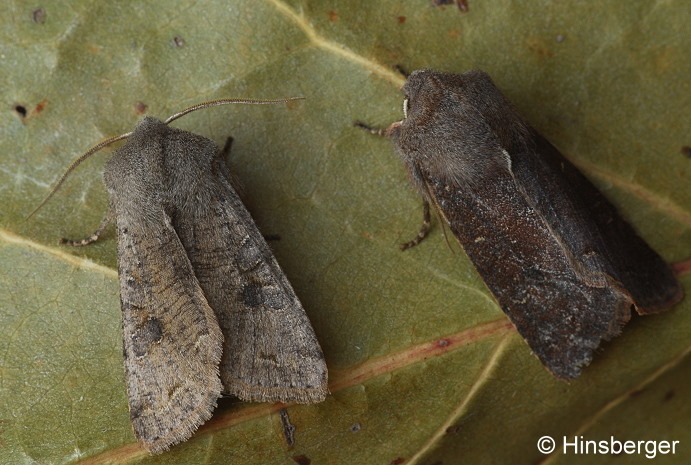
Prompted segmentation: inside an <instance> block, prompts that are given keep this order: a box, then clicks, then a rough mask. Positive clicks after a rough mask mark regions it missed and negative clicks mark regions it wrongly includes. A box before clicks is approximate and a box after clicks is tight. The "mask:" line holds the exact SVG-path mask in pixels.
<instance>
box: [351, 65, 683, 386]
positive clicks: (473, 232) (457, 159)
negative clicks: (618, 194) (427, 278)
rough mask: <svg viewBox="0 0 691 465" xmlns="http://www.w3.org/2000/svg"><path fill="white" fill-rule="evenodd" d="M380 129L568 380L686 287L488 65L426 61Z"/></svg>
mask: <svg viewBox="0 0 691 465" xmlns="http://www.w3.org/2000/svg"><path fill="white" fill-rule="evenodd" d="M402 92H403V94H404V95H405V99H404V119H403V120H402V121H399V122H395V123H393V124H392V125H391V126H389V127H388V128H387V129H386V130H385V131H381V130H379V131H377V130H374V129H371V128H369V127H367V126H365V125H363V124H362V123H356V124H357V125H359V126H362V127H365V128H366V129H369V130H371V131H372V132H374V133H377V134H380V135H386V136H388V137H390V138H391V140H392V142H393V144H394V147H395V150H396V152H397V153H398V155H399V156H400V158H401V159H402V160H403V163H404V164H405V166H406V167H407V170H408V173H409V175H410V179H411V180H412V183H413V185H414V186H415V188H416V189H417V190H418V191H419V192H420V193H421V194H422V197H423V199H424V207H425V220H424V223H423V227H422V228H421V230H420V233H419V234H418V236H417V237H416V238H415V239H413V240H412V241H410V242H409V243H407V244H404V245H403V246H402V248H408V247H410V246H413V245H416V244H417V243H419V242H420V241H421V240H422V239H423V238H424V237H425V236H426V234H427V230H428V229H429V225H430V214H429V205H430V204H432V205H433V206H434V207H435V208H436V211H437V212H438V213H439V215H440V216H441V217H442V218H443V219H444V220H445V222H446V223H448V225H449V228H450V229H451V231H452V232H453V234H454V235H455V236H456V238H457V239H458V241H459V242H460V244H461V246H462V247H463V249H464V250H465V252H466V253H467V254H468V256H469V257H470V259H471V260H472V262H473V264H474V266H475V268H476V269H477V271H478V272H479V274H480V276H481V277H482V279H483V280H484V282H485V284H486V285H487V287H488V288H489V290H490V291H491V292H492V294H493V295H494V297H495V299H496V300H497V302H498V303H499V305H500V306H501V308H502V310H503V311H504V313H506V315H507V316H508V317H509V319H510V320H511V322H512V323H513V324H514V326H515V327H516V329H517V330H518V332H519V333H520V334H521V336H522V337H523V338H524V339H525V340H526V342H527V343H528V345H529V346H530V348H531V350H532V351H533V353H534V354H535V355H536V356H537V357H538V358H539V359H540V361H541V362H542V363H543V364H544V365H545V366H546V367H547V369H548V370H549V371H550V372H552V373H553V374H554V375H555V376H557V377H559V378H563V379H571V378H575V377H577V376H579V375H580V373H581V368H582V367H584V366H586V365H588V364H589V363H590V362H591V360H592V357H593V351H594V350H595V349H596V348H597V347H599V345H600V343H601V341H606V340H609V339H611V338H612V337H614V336H616V335H618V334H619V333H620V332H621V330H622V327H623V326H624V325H625V324H626V322H627V321H629V319H630V318H631V310H632V309H635V310H636V311H637V312H638V313H639V314H650V313H657V312H660V311H663V310H665V309H667V308H669V307H670V306H672V305H673V304H675V303H676V302H678V301H680V300H681V299H682V297H683V291H682V288H681V286H680V285H679V283H678V282H677V280H676V278H675V276H674V274H673V273H672V271H671V269H670V267H669V266H668V265H667V264H666V263H665V262H664V260H663V259H662V258H661V257H660V256H659V255H658V254H657V253H656V252H655V251H654V250H652V249H651V248H650V246H648V244H646V243H645V241H644V240H643V239H641V238H640V237H639V236H638V235H637V234H636V232H635V231H634V230H633V228H632V227H631V226H630V225H629V224H628V223H627V222H626V221H624V220H623V219H622V218H621V216H620V215H619V214H618V212H617V210H616V209H615V207H614V206H613V205H612V204H611V203H610V202H609V201H608V200H607V199H606V198H605V197H604V196H603V195H602V194H601V193H600V192H599V191H598V190H597V189H596V188H595V186H593V184H592V183H591V182H590V181H588V179H586V177H585V176H583V174H581V173H580V172H579V171H578V169H577V168H576V167H575V166H574V165H573V164H571V163H570V162H569V161H568V160H567V159H566V158H564V156H562V154H561V153H559V151H558V150H557V149H556V148H555V147H554V146H553V145H552V144H550V143H549V142H548V141H547V140H546V139H545V138H543V137H542V136H541V135H540V134H538V133H537V131H535V129H533V128H532V127H531V126H530V125H529V124H528V123H527V122H526V121H525V120H524V119H523V118H522V117H521V116H520V115H519V114H518V112H517V111H516V110H515V109H514V107H513V105H512V104H511V103H510V102H509V101H508V100H507V99H506V97H504V95H503V94H502V93H501V92H500V91H499V90H498V89H497V87H496V86H495V85H494V83H493V82H492V80H491V79H490V77H489V76H488V75H487V74H486V73H485V72H483V71H479V70H476V71H468V72H466V73H463V74H452V73H445V72H438V71H433V70H430V69H423V70H419V71H415V72H413V73H412V74H411V75H410V76H409V77H408V80H407V82H406V84H405V85H404V86H403V89H402Z"/></svg>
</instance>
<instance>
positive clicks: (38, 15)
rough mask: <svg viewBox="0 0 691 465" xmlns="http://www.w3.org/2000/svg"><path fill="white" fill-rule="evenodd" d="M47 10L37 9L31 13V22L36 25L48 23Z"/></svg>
mask: <svg viewBox="0 0 691 465" xmlns="http://www.w3.org/2000/svg"><path fill="white" fill-rule="evenodd" d="M46 16H47V14H46V10H45V9H44V8H36V9H35V10H34V11H33V12H32V13H31V20H32V21H33V22H35V23H36V24H43V23H45V22H46Z"/></svg>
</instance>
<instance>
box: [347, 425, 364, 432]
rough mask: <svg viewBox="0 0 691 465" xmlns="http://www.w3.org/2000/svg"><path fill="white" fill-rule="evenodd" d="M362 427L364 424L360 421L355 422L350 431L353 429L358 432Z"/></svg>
mask: <svg viewBox="0 0 691 465" xmlns="http://www.w3.org/2000/svg"><path fill="white" fill-rule="evenodd" d="M361 429H362V425H360V423H353V424H352V425H351V426H350V431H352V432H353V433H357V432H358V431H360V430H361Z"/></svg>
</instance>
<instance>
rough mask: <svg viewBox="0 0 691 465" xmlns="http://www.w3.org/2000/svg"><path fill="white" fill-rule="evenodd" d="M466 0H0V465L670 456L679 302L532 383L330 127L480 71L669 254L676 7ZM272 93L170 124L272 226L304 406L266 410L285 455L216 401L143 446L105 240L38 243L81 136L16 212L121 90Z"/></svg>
mask: <svg viewBox="0 0 691 465" xmlns="http://www.w3.org/2000/svg"><path fill="white" fill-rule="evenodd" d="M468 3H469V6H470V11H469V12H468V13H461V12H460V11H459V10H458V8H456V7H455V6H453V5H450V6H441V7H439V6H434V2H431V1H426V0H416V1H408V2H397V1H393V0H386V1H378V2H364V1H363V2H333V1H332V2H326V1H313V2H305V1H287V2H283V1H279V0H260V1H253V2H241V1H237V0H233V1H228V0H225V1H219V2H215V1H211V0H208V1H201V2H181V1H180V2H177V1H168V2H154V1H143V2H96V1H86V0H85V1H77V0H75V1H69V2H68V1H63V2H50V3H44V4H43V5H42V6H43V8H44V9H45V20H44V21H43V22H42V23H41V22H38V23H37V22H34V21H33V20H32V15H33V11H34V10H35V9H36V5H34V4H27V3H26V2H21V1H18V0H10V1H5V2H3V3H2V5H0V17H2V18H3V21H2V23H3V27H2V30H1V31H0V35H1V36H0V57H2V67H1V69H2V79H0V94H1V95H2V97H3V102H4V103H3V105H4V107H3V108H4V111H3V112H0V144H1V149H2V150H1V151H0V153H2V155H1V157H2V163H1V165H0V166H1V170H0V202H1V205H2V208H1V209H0V210H1V211H0V245H1V248H0V254H1V257H0V266H1V267H2V274H1V275H0V276H1V278H0V301H1V302H2V303H3V310H2V314H1V315H0V353H1V354H2V355H1V357H0V421H1V422H2V423H0V463H8V464H9V463H12V464H22V463H27V464H33V463H41V464H53V463H55V464H60V463H80V464H86V463H111V464H119V463H131V462H137V463H147V464H155V463H209V464H216V463H219V464H221V463H222V464H227V463H242V464H255V463H256V464H290V463H296V462H297V463H308V461H311V463H313V464H325V463H328V464H356V463H357V464H390V463H406V464H422V465H428V464H429V465H431V464H434V463H444V464H455V463H461V462H462V463H488V462H493V463H508V462H511V463H535V462H538V461H541V460H545V461H546V462H547V463H586V462H587V463H607V462H609V461H610V460H611V457H610V456H604V455H592V454H591V455H588V456H585V455H574V454H569V453H567V454H564V453H562V452H561V451H560V450H558V451H557V452H555V453H554V454H552V455H550V456H548V457H546V456H544V455H542V454H540V452H539V451H538V450H537V448H536V443H537V441H538V439H539V438H540V437H541V436H544V435H550V436H553V437H555V438H561V437H562V436H567V437H573V436H583V437H584V438H585V439H589V440H600V439H609V437H610V436H614V437H615V438H616V439H619V440H622V441H624V440H655V441H661V440H669V441H672V440H679V441H681V444H680V446H678V448H677V452H676V454H674V455H671V454H667V455H659V456H658V457H657V458H656V462H655V463H656V464H658V463H678V462H679V461H680V460H682V457H689V455H690V454H691V449H690V447H691V446H690V444H691V407H689V405H690V404H689V402H688V399H689V395H691V388H690V386H691V366H690V365H691V364H689V363H688V359H689V355H688V354H689V352H690V350H691V346H690V344H689V334H691V313H690V310H691V309H689V306H690V304H689V298H686V300H684V301H683V302H682V303H681V304H680V305H677V306H676V307H675V308H673V309H671V310H670V311H668V312H665V313H663V314H660V315H655V316H649V317H634V318H633V320H632V321H631V322H630V323H629V324H628V325H627V326H626V328H625V329H624V332H623V334H622V336H620V337H618V338H616V339H615V340H613V341H612V342H610V343H608V344H606V345H604V346H603V347H602V350H600V351H598V353H597V354H596V357H595V360H594V362H593V363H592V364H591V366H590V367H588V368H586V369H585V370H584V373H583V375H582V376H581V377H580V378H579V379H577V380H575V381H573V382H571V383H570V384H566V383H564V382H562V381H559V380H556V379H554V378H553V377H552V376H551V375H550V374H549V373H548V372H547V371H546V370H545V369H544V368H543V367H542V366H541V365H540V363H539V362H538V361H537V359H536V358H535V357H534V356H532V355H531V353H530V351H529V349H528V347H527V345H526V344H525V342H524V341H523V340H522V339H521V338H520V337H519V336H518V335H517V333H516V332H515V331H514V330H513V328H512V327H511V325H510V324H509V323H508V320H507V319H506V318H505V316H504V314H503V313H502V312H501V309H500V308H499V307H498V306H497V304H496V303H495V302H494V300H493V299H492V297H491V295H490V294H489V292H488V290H487V289H486V288H485V286H484V284H483V283H482V281H481V279H480V278H479V277H478V276H477V274H476V273H475V271H474V270H473V268H472V265H471V264H470V262H469V260H468V259H467V257H466V256H465V254H464V253H463V252H462V251H459V250H458V247H456V246H455V245H454V247H453V249H454V250H455V251H451V250H449V248H448V247H447V245H446V242H445V241H444V238H443V235H442V233H441V228H440V226H439V224H438V223H436V222H435V223H434V227H433V231H432V234H431V236H430V237H429V238H428V239H427V240H426V241H425V242H424V243H423V244H421V245H420V246H418V247H415V248H413V249H411V250H409V251H406V252H400V251H399V250H398V247H397V245H398V244H399V243H400V242H403V241H405V240H408V239H410V238H411V237H412V236H413V235H414V234H415V232H416V231H417V227H418V226H419V222H420V219H421V207H420V200H419V198H418V197H417V195H416V194H415V193H414V192H413V191H412V189H411V188H410V187H409V185H408V182H407V180H406V174H405V171H404V168H403V166H402V164H401V162H400V161H399V160H398V159H397V158H396V156H395V155H394V153H393V150H392V148H391V145H390V143H389V142H388V141H387V140H384V139H379V138H375V137H373V136H371V135H369V134H367V133H365V132H364V131H359V130H357V129H356V128H353V126H352V123H353V121H354V120H356V119H359V120H363V121H366V122H368V123H371V124H373V125H379V126H385V125H387V124H388V123H390V122H393V121H395V120H398V119H400V118H401V110H400V107H401V95H400V93H399V91H398V88H399V87H400V85H401V84H402V83H403V81H404V80H403V78H402V77H401V76H400V75H398V74H397V73H396V72H395V71H393V66H394V65H401V66H402V67H403V68H404V69H407V70H414V69H418V68H423V67H431V68H437V69H443V70H447V71H455V72H463V71H466V70H468V69H473V68H481V69H484V70H486V71H487V72H489V73H490V75H491V76H493V78H494V80H495V82H496V83H497V85H498V86H499V87H500V88H501V89H502V90H503V91H504V92H505V93H506V94H507V96H508V97H509V98H510V99H511V100H512V101H513V102H514V103H515V105H516V106H517V108H518V109H519V110H520V111H521V113H522V114H523V115H524V116H525V117H526V118H527V119H528V120H529V121H530V122H531V123H532V124H533V125H534V126H535V127H536V128H537V129H538V130H539V131H540V132H541V133H542V134H543V135H545V136H546V137H547V138H548V139H549V140H551V141H552V142H553V143H554V144H555V145H556V146H557V147H559V148H560V149H561V150H562V151H563V153H564V154H565V155H566V156H567V157H568V158H569V159H571V160H572V161H573V162H574V163H576V164H577V165H578V166H579V167H580V168H581V169H582V170H583V171H584V173H585V174H586V175H587V176H589V177H590V178H591V179H592V180H593V181H594V182H595V183H596V184H597V185H598V186H599V187H600V188H601V189H602V190H603V192H604V193H605V194H606V195H607V196H608V197H609V198H610V199H611V200H612V201H613V202H614V203H615V204H616V205H617V206H618V207H619V208H620V210H621V212H622V214H623V215H624V216H625V217H627V218H628V219H629V220H630V221H631V222H632V223H633V225H634V226H635V227H636V229H637V230H638V231H639V232H640V233H641V235H642V236H643V237H644V238H645V239H646V240H647V241H649V243H650V244H651V245H652V246H653V247H654V248H655V249H656V250H657V251H659V252H660V253H661V254H662V255H663V256H664V257H665V258H666V259H668V260H669V261H671V262H674V261H680V260H683V259H685V258H688V257H689V255H691V207H690V206H691V183H689V177H690V176H691V159H689V158H687V157H684V156H683V155H682V153H681V149H682V146H688V145H691V141H690V140H689V134H688V117H687V112H688V108H689V107H690V106H691V92H689V79H688V77H689V75H691V65H690V62H689V60H688V57H689V55H690V50H689V49H690V47H691V41H689V35H688V32H687V31H688V4H687V2H684V1H682V0H669V1H666V2H648V1H645V2H644V1H633V2H631V1H627V2H624V1H614V0H612V1H608V2H600V3H598V4H597V5H595V4H592V5H585V4H583V5H575V4H574V3H573V2H556V1H547V0H542V1H534V2H525V1H520V2H519V1H506V2H483V1H476V0H469V2H468ZM176 37H178V40H177V44H176V41H175V40H174V38H176ZM180 39H182V40H180ZM289 96H304V97H305V98H306V100H304V101H302V102H300V103H298V104H294V105H293V104H291V105H287V106H272V107H260V106H233V107H219V108H211V109H206V110H203V111H200V112H196V113H194V114H191V115H188V116H186V117H184V118H183V119H181V120H179V121H176V122H175V123H174V125H175V126H177V127H181V128H184V129H187V130H190V131H193V132H196V133H199V134H202V135H205V136H207V137H211V138H212V139H214V140H215V141H217V142H218V143H219V144H222V143H223V142H224V140H225V138H226V137H227V136H229V135H232V136H233V137H234V145H233V152H232V154H231V156H230V160H229V161H230V165H231V168H232V169H233V170H234V171H235V172H236V173H237V175H238V177H239V178H240V179H241V180H242V182H243V184H244V186H245V194H244V196H245V199H246V202H247V205H248V208H249V209H250V211H251V212H252V214H253V216H254V217H255V219H256V220H257V223H258V224H259V225H260V228H261V229H262V231H263V232H264V233H266V234H278V235H280V236H281V240H280V241H277V242H274V243H272V246H273V248H274V250H275V253H276V256H277V258H278V261H279V262H280V264H281V266H282V267H283V269H284V270H285V272H286V274H287V275H288V277H289V279H290V280H291V282H292V283H293V285H294V287H295V289H296V292H297V293H298V295H299V296H300V298H301V300H302V301H303V304H304V306H305V308H306V309H307V312H308V313H309V315H310V318H311V319H312V322H313V324H314V327H315V330H316V332H317V335H318V337H319V339H320V341H321V343H322V346H323V348H324V351H325V354H326V358H327V362H328V364H329V369H330V380H331V384H330V386H331V391H332V395H331V396H330V397H329V398H328V399H327V401H326V402H324V403H322V404H317V405H310V406H288V408H287V411H288V413H289V415H290V421H291V423H293V424H294V425H295V427H296V431H295V445H294V446H288V445H287V444H286V441H285V439H284V436H283V429H282V424H281V419H280V416H279V409H280V408H281V405H278V404H277V405H271V404H246V403H240V402H235V403H233V402H227V401H222V402H221V406H220V407H219V408H218V409H217V411H216V412H215V415H214V417H213V418H212V420H211V421H209V422H208V423H207V424H206V425H205V426H203V427H202V428H201V429H200V430H199V431H198V432H197V434H195V436H194V437H193V438H192V439H190V440H189V441H187V442H186V443H184V444H181V445H179V446H175V447H174V448H173V449H172V450H171V451H170V452H168V453H166V454H164V455H161V456H156V457H149V456H148V455H147V454H146V453H145V452H143V451H142V450H141V449H140V448H139V446H138V445H137V444H136V442H135V439H134V436H133V434H132V432H131V429H130V425H129V419H128V412H127V401H126V394H125V384H124V372H123V368H122V355H121V343H120V338H121V329H120V309H119V300H118V283H117V275H116V270H117V263H116V253H115V242H114V233H113V232H112V230H111V231H110V232H109V233H108V234H106V235H105V236H104V237H103V239H102V240H101V241H99V242H98V243H96V244H94V245H92V246H89V247H85V248H81V249H74V248H68V247H64V246H59V245H57V239H59V238H60V237H62V236H68V237H76V238H79V237H83V236H87V235H88V234H90V233H91V232H92V231H93V229H95V227H96V226H97V225H98V223H99V221H100V220H101V218H102V217H103V215H104V214H105V211H106V205H107V194H106V192H105V189H104V188H103V186H102V183H101V171H102V164H103V161H104V160H105V159H107V157H108V153H109V152H108V151H107V150H106V151H104V153H102V154H100V155H96V156H94V157H93V158H92V159H90V160H89V161H87V162H85V163H84V164H83V165H82V166H80V167H79V168H78V169H77V171H76V172H75V173H74V174H73V175H72V176H71V177H70V178H69V180H68V182H67V183H66V184H65V186H64V187H63V188H62V189H61V190H60V191H59V192H58V193H57V195H56V196H55V197H54V198H53V199H52V200H51V201H50V202H49V203H48V204H46V206H45V207H44V208H43V209H41V210H40V211H39V212H38V213H37V214H36V215H35V216H34V217H32V218H31V219H30V220H28V221H26V220H25V218H26V216H27V215H28V214H29V212H31V210H32V209H33V208H34V207H35V206H37V205H38V204H39V203H40V201H41V200H42V199H43V198H44V197H45V196H46V195H47V193H48V191H49V189H50V186H51V185H52V184H53V183H54V182H55V181H56V180H57V178H58V177H59V176H60V174H61V173H62V171H63V170H64V169H65V168H66V167H67V165H68V164H69V163H70V161H71V160H73V159H74V158H75V157H76V156H78V155H79V154H80V153H82V152H84V151H85V150H86V149H88V148H89V147H90V146H92V145H94V144H95V143H96V142H98V141H99V140H100V139H101V138H104V137H106V136H112V135H117V134H121V133H123V132H127V131H129V130H131V129H132V128H133V127H134V125H135V124H136V121H137V120H138V119H139V118H140V114H139V113H140V112H141V110H142V108H143V106H142V104H144V105H146V106H147V110H146V113H147V114H151V115H155V116H159V117H166V116H168V115H170V114H173V113H174V112H176V111H178V110H180V109H183V108H185V107H187V106H189V105H192V104H195V103H198V102H200V101H204V100H209V99H213V98H220V97H248V98H278V97H289ZM19 107H21V108H23V109H24V110H25V113H26V114H25V116H24V117H22V115H21V108H19ZM17 109H19V110H20V111H16V110H17ZM450 239H452V238H450ZM451 242H454V241H453V239H452V240H451ZM681 279H682V282H683V283H684V286H685V287H686V289H687V293H688V287H689V283H690V281H691V278H689V275H688V274H687V275H685V276H683V277H682V278H681ZM622 460H624V461H625V462H627V463H633V462H632V461H636V460H637V461H638V462H640V463H648V459H646V458H645V457H644V456H643V455H631V456H628V455H627V456H626V458H622Z"/></svg>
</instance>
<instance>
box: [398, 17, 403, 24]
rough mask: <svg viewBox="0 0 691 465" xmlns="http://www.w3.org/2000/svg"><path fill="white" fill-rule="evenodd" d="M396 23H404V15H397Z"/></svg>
mask: <svg viewBox="0 0 691 465" xmlns="http://www.w3.org/2000/svg"><path fill="white" fill-rule="evenodd" d="M398 23H399V24H403V23H405V16H399V17H398Z"/></svg>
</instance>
